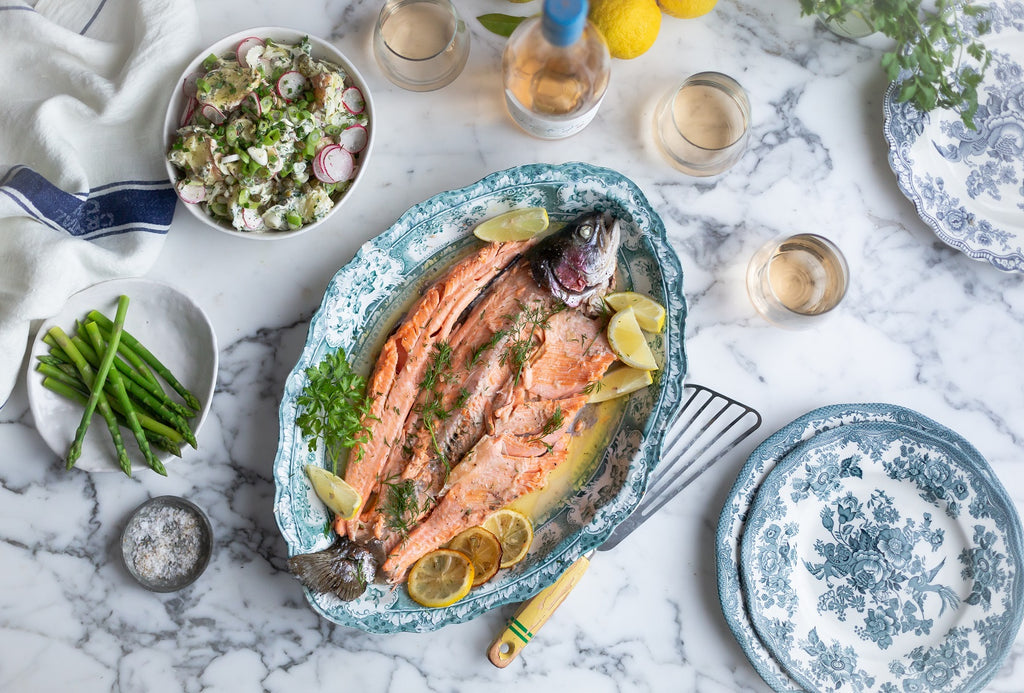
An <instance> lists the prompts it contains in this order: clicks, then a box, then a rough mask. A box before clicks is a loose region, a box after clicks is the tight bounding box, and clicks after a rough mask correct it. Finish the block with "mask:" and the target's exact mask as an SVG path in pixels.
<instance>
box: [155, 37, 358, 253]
mask: <svg viewBox="0 0 1024 693" xmlns="http://www.w3.org/2000/svg"><path fill="white" fill-rule="evenodd" d="M250 36H256V37H259V38H262V39H268V38H269V39H273V40H274V41H278V42H280V43H298V42H299V41H301V40H302V39H303V38H304V37H308V38H309V42H310V45H311V46H312V49H313V50H312V55H313V57H314V58H318V59H321V60H327V61H329V62H332V63H334V64H335V65H338V66H339V67H341V68H342V69H343V70H344V71H345V72H346V73H347V74H348V76H349V77H350V78H351V81H352V82H353V83H354V84H355V86H356V87H358V88H359V90H360V91H361V92H362V93H363V100H364V102H365V104H366V108H365V112H366V114H367V118H368V124H367V128H366V130H367V141H366V146H365V147H364V148H363V149H362V151H360V152H359V154H358V156H357V157H356V171H355V175H354V177H353V179H352V184H351V185H350V186H349V187H348V189H347V190H346V191H345V192H343V193H342V194H341V196H340V197H338V198H337V199H336V200H335V203H334V207H332V208H331V211H330V212H328V213H327V214H326V215H324V217H323V218H322V219H320V220H318V221H315V222H313V223H311V224H305V225H304V226H301V227H299V228H297V229H295V230H292V231H251V232H249V231H239V230H238V229H236V228H234V227H233V226H231V224H229V223H227V222H223V221H220V220H217V219H214V218H213V217H212V216H210V215H209V214H208V213H207V212H206V211H205V210H204V209H203V207H202V205H199V204H188V203H185V202H182V206H184V207H185V209H187V210H188V212H189V213H190V214H192V216H194V217H195V218H196V219H199V220H200V221H201V222H203V223H204V224H206V225H207V226H211V227H213V228H215V229H218V230H220V231H223V232H225V233H228V234H230V235H232V236H239V237H242V238H251V239H255V240H264V241H269V240H281V239H284V238H294V237H295V236H297V235H299V234H300V233H305V232H306V231H309V230H310V229H313V228H316V227H317V226H320V225H321V224H324V223H325V222H326V221H327V220H328V219H330V218H331V217H332V216H334V215H335V214H337V213H338V210H339V209H341V207H342V206H344V204H345V203H346V202H347V201H348V200H350V199H352V195H353V194H354V192H355V189H356V187H357V186H358V184H359V181H360V180H362V179H363V178H364V177H365V174H366V164H367V162H369V160H370V156H371V153H372V150H373V142H374V139H375V137H374V132H375V130H376V127H375V126H376V118H375V113H376V112H375V110H374V105H373V99H372V97H371V95H370V91H369V89H368V88H367V86H366V81H365V80H364V79H363V77H362V75H360V74H359V71H358V70H357V69H356V68H355V66H354V65H353V64H352V63H351V62H350V61H349V59H348V58H346V57H345V56H344V55H343V54H342V53H341V52H340V51H339V50H338V49H337V48H335V47H334V46H332V45H331V44H330V43H327V42H326V41H324V40H322V39H319V38H316V37H315V36H311V35H310V34H308V33H306V32H304V31H297V30H295V29H287V28H283V27H254V28H252V29H245V30H243V31H239V32H237V33H235V34H231V35H230V36H225V37H224V38H222V39H221V40H219V41H217V42H216V43H214V44H213V45H212V46H209V47H208V48H205V49H204V50H202V51H200V53H199V54H198V55H197V56H196V57H195V59H194V60H192V62H191V63H189V65H188V67H186V68H185V70H184V71H183V72H182V73H181V76H180V77H179V78H178V80H177V81H176V82H175V84H174V89H173V92H172V94H171V98H170V102H169V103H168V105H167V113H166V115H165V116H164V130H163V132H164V147H163V151H164V154H165V157H164V166H165V167H166V168H167V175H168V177H169V178H170V179H171V183H176V182H177V181H178V179H179V178H180V177H181V176H180V172H179V171H178V169H177V168H176V167H175V166H174V165H173V164H171V162H170V161H167V158H166V152H167V151H168V150H169V149H170V147H171V143H172V142H173V141H174V138H175V135H176V134H177V131H178V128H179V127H180V124H181V116H182V113H183V112H184V110H185V106H186V96H185V93H184V90H183V89H182V84H183V83H184V81H185V77H186V76H188V75H191V74H192V73H193V72H195V71H197V70H199V69H201V68H200V66H201V64H202V62H203V60H205V59H206V57H207V56H209V55H210V54H211V53H212V54H214V55H224V54H226V53H229V52H232V51H234V50H235V48H236V47H237V46H238V43H239V42H240V41H241V40H242V39H245V38H247V37H250Z"/></svg>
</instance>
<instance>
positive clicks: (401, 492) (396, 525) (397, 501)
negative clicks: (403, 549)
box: [381, 476, 423, 536]
mask: <svg viewBox="0 0 1024 693" xmlns="http://www.w3.org/2000/svg"><path fill="white" fill-rule="evenodd" d="M396 478H397V476H393V477H391V478H389V479H388V480H386V481H385V482H384V487H385V489H386V490H385V492H384V503H383V505H382V506H381V512H382V513H383V514H384V518H385V522H386V523H387V526H388V528H389V529H392V530H394V531H396V532H398V533H400V534H402V535H403V536H405V535H407V534H409V532H410V531H411V530H412V525H413V523H414V522H415V521H416V518H417V517H419V516H420V513H421V512H422V510H423V508H420V501H419V495H418V494H417V493H416V482H415V481H414V480H413V479H405V480H403V481H396V480H395V479H396Z"/></svg>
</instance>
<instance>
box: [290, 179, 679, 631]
mask: <svg viewBox="0 0 1024 693" xmlns="http://www.w3.org/2000/svg"><path fill="white" fill-rule="evenodd" d="M533 206H543V207H546V208H547V209H548V212H549V215H550V216H551V219H552V221H553V222H558V221H568V220H571V219H573V218H574V217H576V216H578V215H579V214H581V213H583V212H586V211H591V210H605V209H607V210H610V211H612V212H613V213H614V214H616V215H617V216H618V217H619V218H620V220H621V221H622V245H621V247H620V249H619V268H618V271H619V277H618V281H619V284H620V285H621V286H622V287H624V288H632V289H633V290H634V291H638V292H641V293H645V294H647V295H650V296H652V297H654V298H655V299H656V300H658V301H660V302H661V303H662V304H663V305H665V307H666V309H667V313H668V319H667V320H666V327H665V331H664V332H663V333H662V334H660V335H656V336H655V338H654V339H652V344H651V346H652V349H653V350H654V352H655V357H656V358H657V359H658V362H659V363H660V364H662V368H661V369H660V371H659V373H660V377H659V378H658V381H657V382H656V383H655V384H654V385H653V386H651V387H648V388H647V389H645V390H642V391H640V392H636V393H634V394H633V395H631V396H630V397H629V398H628V399H627V400H626V402H625V403H624V405H622V406H617V407H616V408H614V409H613V411H614V412H615V414H614V416H613V417H612V423H611V425H610V426H609V429H608V432H607V434H606V436H607V440H608V444H607V446H606V447H605V448H603V449H602V450H601V451H600V452H599V453H597V456H596V458H595V459H594V460H593V462H594V464H593V467H594V472H593V474H592V475H591V476H590V478H589V479H585V480H582V486H581V488H580V489H579V490H578V492H576V493H575V494H574V495H571V497H569V498H567V499H566V501H565V503H564V504H563V505H561V506H558V507H557V508H555V509H554V510H552V511H551V512H547V513H545V516H544V517H542V518H541V519H540V521H539V522H538V523H537V525H536V527H535V537H534V542H533V545H532V548H531V550H530V553H529V555H528V556H527V558H526V559H524V560H523V561H522V562H521V563H519V564H517V565H516V566H513V567H512V568H509V569H506V570H503V571H501V572H500V573H499V574H498V575H497V576H496V577H495V578H493V579H492V580H490V581H489V582H487V583H485V584H484V585H481V586H480V587H478V588H476V589H474V590H473V591H472V592H471V593H470V594H469V596H467V597H466V598H464V599H463V600H461V601H459V602H458V603H456V604H454V605H452V606H449V607H445V608H440V609H425V608H423V607H420V606H419V605H417V604H416V603H414V602H413V601H412V600H411V599H409V597H408V596H407V594H406V591H405V589H404V588H398V589H392V588H390V587H388V586H385V585H371V586H370V587H369V588H368V589H367V591H366V592H365V593H364V594H363V595H362V596H361V597H359V598H358V599H355V600H353V601H350V602H344V601H341V600H339V599H337V598H336V597H334V596H333V595H327V594H316V593H311V592H308V591H307V592H306V596H307V598H308V599H309V602H310V604H311V605H312V606H313V608H314V609H315V610H316V611H318V612H319V613H320V614H322V615H323V616H324V617H325V618H327V619H329V620H331V621H334V622H335V623H340V624H342V625H346V626H352V627H354V628H359V629H362V630H365V631H369V632H377V633H391V632H398V631H431V630H436V629H437V628H440V627H442V626H444V625H447V624H450V623H458V622H462V621H466V620H468V619H471V618H473V617H474V616H477V615H478V614H480V613H482V612H484V611H486V610H488V609H493V608H495V607H497V606H500V605H502V604H506V603H509V602H515V601H522V600H525V599H527V598H529V597H531V596H533V595H534V594H536V593H537V592H539V591H540V590H541V589H543V588H544V587H546V586H547V585H549V584H551V583H552V582H554V580H555V579H556V578H557V577H558V576H559V575H560V574H561V573H562V572H563V571H564V570H565V569H566V568H567V567H569V565H571V564H572V563H573V562H574V561H575V560H576V559H577V558H579V557H580V556H581V555H583V554H584V553H586V552H587V551H589V550H590V549H593V548H595V547H596V546H598V545H599V544H601V543H603V542H604V540H605V539H606V538H607V537H608V535H609V534H611V532H612V530H613V529H614V528H615V526H616V525H617V524H618V523H619V522H621V521H622V520H623V519H625V518H626V517H627V516H628V515H629V513H630V512H631V511H632V509H633V508H634V507H636V504H637V503H638V502H639V500H640V497H641V495H642V494H643V492H644V489H645V488H646V485H647V477H648V474H649V472H650V471H651V469H653V468H654V466H655V465H656V464H657V462H658V460H659V458H660V453H661V446H662V442H663V438H664V434H665V430H666V429H667V428H668V424H669V422H670V421H671V420H672V416H673V415H674V414H675V413H676V412H677V410H678V408H679V405H680V402H681V401H682V388H683V379H684V376H685V375H686V355H685V353H684V351H683V327H684V323H685V320H686V303H685V300H684V298H683V286H682V282H683V276H682V269H681V267H680V264H679V259H678V258H677V257H676V255H675V253H674V252H673V251H672V249H671V247H670V246H669V245H668V242H667V241H666V238H665V227H664V224H663V223H662V221H661V219H660V218H659V217H658V215H657V213H656V212H655V211H654V210H653V209H652V208H651V207H650V205H649V204H648V202H647V200H646V198H645V197H644V195H643V193H642V192H641V191H640V190H639V189H638V188H637V187H636V185H635V184H634V183H633V182H632V181H630V180H628V179H627V178H624V177H623V176H622V175H620V174H619V173H617V172H615V171H612V170H609V169H604V168H598V167H595V166H591V165H589V164H583V163H570V164H564V165H558V166H551V165H543V164H534V165H528V166H521V167H518V168H513V169H508V170H506V171H501V172H498V173H495V174H493V175H490V176H488V177H486V178H484V179H483V180H481V181H479V182H477V183H475V184H473V185H471V186H469V187H466V188H462V189H460V190H453V191H450V192H446V193H442V194H440V195H437V196H436V197H433V198H431V199H429V200H427V201H425V202H423V203H420V204H418V205H416V206H415V207H413V208H412V209H410V210H409V211H407V212H406V213H405V214H404V215H402V217H401V218H400V219H399V220H398V221H397V222H396V223H395V224H394V226H392V227H391V228H390V229H388V230H387V231H385V232H384V233H383V234H381V235H380V236H378V237H377V238H375V239H373V240H372V241H370V242H369V243H367V244H366V245H365V246H363V248H362V249H361V250H360V251H359V253H358V254H357V255H356V257H355V258H354V259H353V260H352V262H350V263H349V264H348V265H346V266H345V267H343V268H341V270H339V271H338V273H337V274H336V275H335V276H334V278H333V279H332V280H331V282H330V284H329V286H328V287H327V291H326V293H325V294H324V298H323V303H322V304H321V306H320V309H319V310H318V311H317V313H316V315H314V316H313V320H312V323H311V324H310V327H309V335H308V338H307V340H306V346H305V348H304V349H303V351H302V355H301V357H300V358H299V361H298V363H297V364H296V365H295V367H294V368H293V369H292V372H291V374H290V375H289V376H288V379H287V380H286V382H285V389H284V396H283V398H282V401H281V408H280V438H279V443H278V450H277V456H276V459H275V460H274V481H275V484H276V494H275V499H274V513H275V515H276V517H277V523H278V526H279V527H280V529H281V533H282V534H283V535H284V538H285V540H286V541H287V543H288V550H289V554H290V555H295V554H298V553H310V552H314V551H319V550H321V549H324V548H327V547H328V546H329V545H330V544H331V543H332V540H333V538H332V537H330V536H326V535H325V533H324V526H325V523H326V522H327V519H328V517H327V513H326V510H325V509H324V507H323V505H322V504H321V503H320V501H319V500H317V498H316V496H315V494H314V493H313V491H312V488H311V487H310V484H309V482H308V480H307V479H306V476H305V474H304V472H303V468H304V466H305V465H306V464H317V465H323V453H322V452H321V451H320V450H315V451H312V452H311V451H310V450H309V449H308V445H307V442H306V441H305V440H304V439H303V438H302V435H301V434H300V433H299V431H298V430H297V429H296V426H295V416H296V413H297V412H296V408H297V405H296V398H297V397H298V395H299V393H300V392H301V391H302V388H303V385H304V384H305V382H306V377H305V371H306V369H307V368H309V367H311V366H314V365H316V364H318V363H319V362H320V361H321V360H322V359H323V357H324V355H325V354H327V353H329V352H333V351H334V350H336V349H339V348H343V349H345V353H346V354H349V355H350V356H351V357H354V358H353V366H354V367H355V368H356V369H357V370H361V371H363V372H364V374H367V373H368V372H369V370H370V368H371V366H372V363H373V360H374V359H375V358H376V352H377V350H378V345H379V343H380V342H381V341H382V340H383V338H384V337H385V336H386V335H387V334H388V332H389V330H390V329H391V327H392V325H393V324H394V321H395V320H396V319H397V317H398V316H400V315H401V314H402V313H403V312H404V309H405V308H406V307H407V306H408V303H409V301H410V300H411V297H413V296H416V295H418V294H419V292H420V291H421V289H422V288H423V286H424V285H425V284H426V283H428V282H429V281H430V280H431V279H432V278H434V277H436V276H437V274H438V273H439V272H440V271H441V270H443V269H444V268H445V267H447V266H448V265H449V264H450V263H451V262H452V261H453V260H454V259H455V258H457V257H458V256H459V255H460V254H462V253H464V252H466V251H467V250H469V249H470V248H471V247H472V246H473V245H474V244H476V243H479V241H477V240H476V239H475V238H474V237H473V235H472V229H473V227H474V226H476V224H478V223H479V222H480V221H482V220H483V219H486V218H488V217H491V216H494V215H496V214H499V213H501V212H504V211H507V210H508V209H511V208H517V207H533ZM613 404H614V403H613ZM597 458H599V459H597Z"/></svg>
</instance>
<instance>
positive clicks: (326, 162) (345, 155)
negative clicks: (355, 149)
mask: <svg viewBox="0 0 1024 693" xmlns="http://www.w3.org/2000/svg"><path fill="white" fill-rule="evenodd" d="M353 171H355V160H354V159H353V158H352V154H351V153H350V152H348V151H346V150H345V149H342V147H341V145H338V144H330V145H327V146H326V147H324V148H323V149H321V150H320V152H319V153H318V154H317V155H316V156H315V157H314V158H313V175H314V176H316V177H317V179H318V180H320V181H322V182H324V183H341V182H342V181H346V180H348V179H349V178H351V177H352V172H353Z"/></svg>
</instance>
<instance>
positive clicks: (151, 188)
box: [0, 166, 178, 240]
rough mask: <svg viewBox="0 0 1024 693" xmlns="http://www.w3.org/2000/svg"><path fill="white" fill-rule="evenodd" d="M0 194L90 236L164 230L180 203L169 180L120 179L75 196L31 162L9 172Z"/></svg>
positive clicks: (67, 229) (39, 216) (80, 235)
mask: <svg viewBox="0 0 1024 693" xmlns="http://www.w3.org/2000/svg"><path fill="white" fill-rule="evenodd" d="M0 192H2V193H4V194H5V195H7V196H8V197H10V198H11V199H12V200H14V201H15V203H17V204H18V206H19V207H21V208H22V209H24V210H25V212H26V213H28V214H29V216H32V217H33V218H35V219H38V220H39V221H41V222H42V223H44V224H46V225H47V226H49V227H50V228H52V229H54V230H57V231H65V232H67V233H68V234H70V235H72V236H75V237H78V238H83V239H85V240H95V239H97V238H103V237H104V236H114V235H118V234H122V233H131V232H137V231H142V232H147V233H157V234H165V233H167V229H168V227H169V226H170V225H171V219H172V218H173V216H174V206H175V204H176V203H177V201H178V196H177V195H176V194H175V192H174V189H173V188H172V187H171V184H170V183H169V182H167V181H166V180H159V181H118V182H115V183H108V184H107V185H101V186H99V187H97V188H93V189H91V190H90V191H89V192H88V194H82V193H79V194H77V195H74V194H71V193H67V192H64V191H63V190H61V189H60V188H58V187H57V186H55V185H53V184H52V183H50V181H48V180H46V178H44V177H43V176H41V175H39V174H38V173H36V172H35V171H33V170H32V169H30V168H28V167H26V166H15V167H14V168H12V169H11V170H10V171H8V173H7V175H6V176H4V178H3V179H2V180H0Z"/></svg>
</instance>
